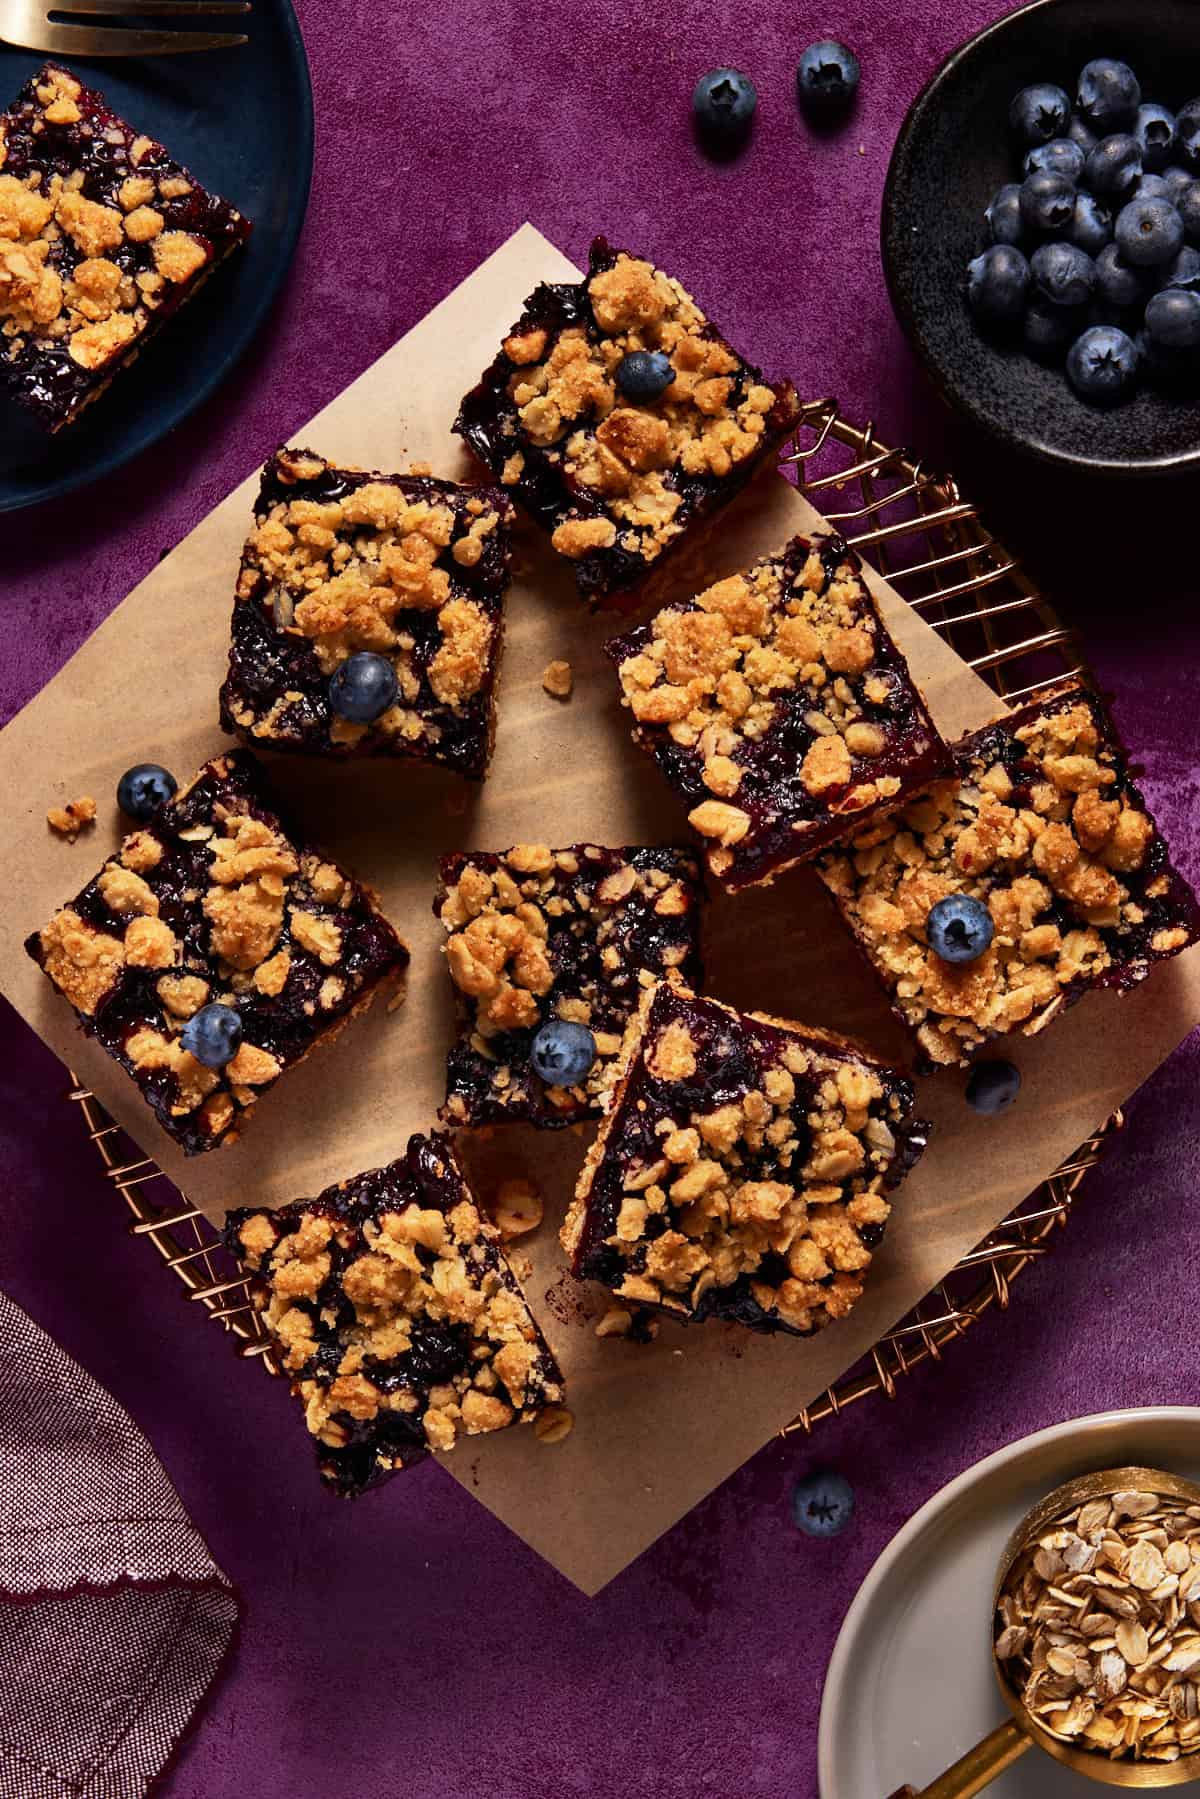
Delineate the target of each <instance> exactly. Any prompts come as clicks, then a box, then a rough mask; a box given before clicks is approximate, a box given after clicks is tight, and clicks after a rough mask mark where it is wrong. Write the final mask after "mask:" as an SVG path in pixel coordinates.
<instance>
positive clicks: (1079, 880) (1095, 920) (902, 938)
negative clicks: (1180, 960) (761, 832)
mask: <svg viewBox="0 0 1200 1799" xmlns="http://www.w3.org/2000/svg"><path fill="white" fill-rule="evenodd" d="M954 761H955V767H956V770H957V777H958V778H957V780H956V781H946V782H942V783H939V784H938V785H936V786H934V787H933V788H931V789H930V791H929V792H928V793H927V794H925V795H923V796H922V797H921V798H919V799H917V800H915V801H913V802H911V803H910V804H909V805H907V806H906V807H905V808H904V809H903V811H901V812H899V813H898V814H896V815H894V816H892V817H890V818H888V819H885V820H883V821H882V822H879V823H876V824H873V825H871V826H869V827H868V828H867V829H866V830H865V831H863V832H862V833H861V834H859V835H857V836H856V837H854V838H853V839H852V840H851V841H850V843H849V844H848V845H847V846H846V847H844V848H841V849H837V850H831V851H830V852H829V854H828V856H827V857H825V858H823V859H822V861H821V863H820V865H819V866H820V873H821V875H822V878H823V879H824V881H825V883H826V885H827V886H828V887H829V889H830V891H831V892H832V894H833V896H834V899H835V900H836V901H837V904H838V906H839V908H840V910H841V912H842V915H843V917H844V918H845V920H846V922H847V923H848V924H849V926H850V928H851V930H852V931H853V932H854V934H855V936H856V937H857V939H858V941H859V943H860V945H861V946H862V948H863V949H864V950H865V952H866V954H867V956H868V958H869V959H870V961H871V963H872V965H873V966H874V968H875V970H876V972H877V973H878V975H879V976H880V978H881V980H882V981H883V984H884V986H885V987H886V988H887V990H888V993H889V994H890V996H891V999H892V1004H893V1007H894V1009H895V1010H896V1012H897V1013H898V1014H899V1016H900V1017H901V1018H902V1019H903V1020H904V1022H905V1023H906V1024H907V1025H908V1026H909V1027H910V1028H911V1029H912V1030H913V1031H914V1032H915V1034H916V1038H917V1041H918V1043H919V1045H920V1049H921V1054H922V1058H923V1064H924V1066H926V1067H934V1068H936V1067H939V1066H945V1065H947V1064H963V1063H966V1062H967V1061H968V1060H969V1058H970V1056H971V1053H972V1052H973V1051H974V1050H977V1049H978V1048H979V1047H980V1046H981V1045H982V1044H984V1043H987V1042H988V1041H989V1040H990V1039H992V1038H995V1037H999V1036H1002V1035H1003V1034H1005V1033H1007V1032H1011V1031H1019V1032H1021V1033H1022V1035H1024V1036H1027V1037H1031V1036H1034V1035H1036V1034H1037V1032H1039V1031H1041V1030H1043V1029H1044V1028H1045V1026H1046V1025H1048V1024H1049V1023H1050V1022H1051V1020H1052V1019H1054V1018H1055V1017H1057V1016H1058V1014H1059V1013H1061V1012H1062V1011H1064V1010H1065V1008H1066V1007H1068V1006H1069V1005H1071V1004H1072V1003H1073V1002H1074V1001H1076V1000H1077V999H1079V998H1080V997H1081V996H1082V995H1083V994H1084V993H1085V992H1087V991H1088V989H1089V988H1093V987H1112V988H1116V989H1118V990H1120V991H1124V990H1125V989H1128V988H1130V987H1132V986H1134V985H1135V984H1136V983H1137V982H1138V981H1141V980H1144V979H1145V977H1146V975H1147V974H1149V972H1150V970H1151V968H1152V967H1153V965H1154V964H1155V963H1156V962H1160V961H1162V960H1164V959H1165V958H1167V957H1169V956H1174V955H1177V954H1178V953H1179V951H1180V950H1182V949H1185V948H1186V947H1187V946H1188V944H1190V943H1193V942H1195V941H1196V939H1197V937H1198V936H1200V913H1198V911H1197V907H1196V901H1195V898H1194V896H1193V894H1192V893H1191V890H1190V889H1189V888H1188V886H1187V884H1186V882H1185V881H1184V880H1183V878H1182V876H1180V875H1179V874H1177V873H1176V871H1175V870H1174V869H1173V868H1172V866H1171V862H1170V859H1169V856H1168V851H1167V846H1166V844H1165V842H1164V841H1163V839H1162V837H1161V836H1160V835H1159V833H1158V830H1157V829H1156V827H1155V824H1154V820H1153V819H1152V818H1151V816H1150V814H1149V812H1148V811H1147V809H1146V803H1145V801H1144V800H1143V798H1142V796H1141V794H1140V792H1139V791H1138V789H1137V787H1136V786H1135V785H1134V782H1133V780H1132V778H1131V776H1130V772H1129V765H1128V761H1127V757H1126V753H1125V750H1124V748H1123V747H1122V745H1121V742H1120V740H1119V738H1118V737H1117V735H1116V732H1115V729H1114V727H1113V724H1112V721H1111V720H1110V719H1109V717H1108V715H1107V713H1106V712H1105V710H1104V707H1103V706H1102V705H1101V703H1100V701H1099V700H1098V699H1097V697H1096V696H1095V694H1093V693H1091V692H1089V691H1088V690H1087V689H1086V688H1084V687H1082V686H1080V685H1079V684H1078V683H1070V684H1068V685H1066V686H1060V687H1058V688H1056V689H1055V690H1054V691H1052V692H1051V693H1050V694H1048V695H1047V696H1046V697H1044V698H1042V699H1040V700H1038V701H1036V702H1034V703H1033V704H1031V705H1028V706H1025V707H1023V708H1022V709H1021V710H1020V711H1017V712H1012V713H1010V714H1009V715H1008V716H1007V717H1005V718H1002V719H999V720H997V722H996V723H995V724H992V725H988V726H986V727H985V729H983V730H982V731H978V732H976V733H975V734H974V735H973V736H970V737H966V738H964V739H963V740H962V742H961V743H959V744H957V745H956V746H955V749H954ZM952 896H953V897H954V898H955V899H956V900H958V898H959V896H962V897H963V898H965V899H967V900H969V901H970V902H972V904H973V905H974V906H975V907H976V908H977V909H980V916H981V917H982V921H983V924H984V926H985V929H984V932H983V934H982V936H981V937H980V939H979V943H980V945H981V948H980V950H979V953H976V954H974V955H973V956H972V958H971V959H970V960H966V961H949V960H947V959H946V958H945V956H944V955H942V954H939V953H937V951H935V949H934V948H933V947H932V946H931V942H930V936H931V934H932V935H933V937H934V940H935V941H937V940H939V938H938V933H937V932H936V931H934V932H932V933H931V931H930V929H929V919H930V913H931V911H932V910H933V909H934V908H935V907H936V906H938V905H939V903H940V902H944V901H946V900H948V899H950V898H951V897H952Z"/></svg>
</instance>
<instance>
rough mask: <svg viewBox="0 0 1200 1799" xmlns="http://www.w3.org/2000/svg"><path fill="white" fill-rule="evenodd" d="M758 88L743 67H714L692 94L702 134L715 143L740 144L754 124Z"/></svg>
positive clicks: (699, 82) (697, 123)
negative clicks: (742, 69) (743, 71)
mask: <svg viewBox="0 0 1200 1799" xmlns="http://www.w3.org/2000/svg"><path fill="white" fill-rule="evenodd" d="M757 107H758V90H757V88H756V87H755V85H754V83H753V82H752V81H751V79H750V77H749V75H743V74H742V72H741V70H740V69H712V70H711V71H710V72H709V73H708V74H707V75H702V76H701V77H700V79H699V81H698V82H697V83H696V86H695V89H694V91H693V93H692V117H693V118H694V119H695V121H696V126H697V129H698V130H699V131H700V133H701V135H702V136H703V137H706V138H708V139H709V141H710V142H711V143H713V144H715V145H718V146H722V147H728V146H732V145H736V144H740V143H741V142H742V141H743V140H744V139H745V138H746V137H747V136H748V135H749V131H750V127H751V125H752V124H753V123H754V114H755V111H756V109H757Z"/></svg>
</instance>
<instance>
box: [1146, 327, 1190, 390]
mask: <svg viewBox="0 0 1200 1799" xmlns="http://www.w3.org/2000/svg"><path fill="white" fill-rule="evenodd" d="M1137 347H1138V356H1139V358H1140V359H1141V360H1140V366H1141V368H1142V369H1143V370H1144V372H1145V375H1146V379H1147V380H1148V381H1151V382H1153V384H1154V385H1155V386H1156V387H1160V388H1162V389H1163V391H1164V392H1165V393H1168V394H1170V395H1171V397H1172V398H1173V399H1178V398H1179V396H1180V395H1181V394H1187V393H1192V392H1194V391H1195V390H1196V388H1197V386H1198V385H1200V350H1172V349H1168V348H1167V346H1166V345H1165V344H1159V343H1155V341H1154V339H1153V338H1152V337H1151V336H1150V334H1149V332H1148V331H1145V330H1142V331H1139V332H1138V337H1137Z"/></svg>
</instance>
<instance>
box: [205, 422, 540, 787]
mask: <svg viewBox="0 0 1200 1799" xmlns="http://www.w3.org/2000/svg"><path fill="white" fill-rule="evenodd" d="M511 513H512V506H511V503H510V501H509V500H508V498H507V496H506V495H505V494H503V493H502V492H500V491H499V490H498V489H496V488H490V487H460V486H456V485H455V484H454V483H453V482H450V481H438V480H435V479H433V478H432V477H431V476H425V475H380V474H371V473H368V472H367V471H365V470H357V469H354V470H352V469H342V468H336V467H334V465H333V464H331V463H329V462H326V461H325V459H324V458H323V457H321V456H316V455H314V454H313V453H312V452H311V451H309V450H296V449H291V450H281V451H280V452H279V453H278V454H277V455H275V456H273V457H272V458H271V460H270V462H268V464H267V466H266V468H265V469H264V470H263V475H262V486H261V489H260V492H259V497H258V503H257V505H256V507H255V527H254V530H253V531H252V532H251V534H250V536H249V538H248V539H247V542H246V547H245V551H244V552H243V555H242V567H241V574H240V576H239V578H238V585H237V598H236V601H235V604H234V609H233V625H232V641H231V646H230V652H229V673H228V676H227V678H226V681H225V685H224V686H223V687H222V689H221V723H222V725H223V726H224V728H225V729H226V730H227V731H230V732H234V733H236V734H237V735H238V736H239V737H241V738H243V739H244V740H245V741H247V742H251V743H256V744H262V745H264V746H265V747H267V748H270V749H275V750H299V751H303V752H307V753H308V754H310V755H320V756H352V755H384V756H402V757H410V758H416V759H419V760H422V761H427V762H439V763H442V764H444V765H445V766H446V767H448V768H453V769H455V770H456V771H457V772H458V773H460V774H464V775H470V776H472V777H482V775H483V774H484V772H485V770H486V768H487V763H488V758H489V756H490V754H491V746H492V735H493V728H494V716H495V708H494V694H495V686H496V673H497V668H498V665H499V661H500V648H501V641H502V637H503V611H502V602H503V597H504V590H505V587H506V586H507V584H508V567H509V558H510V548H509V519H510V516H511ZM364 655H365V656H366V657H367V658H368V666H372V665H373V666H375V667H376V671H377V673H378V674H380V675H382V679H383V681H384V683H385V690H384V691H383V692H382V694H381V696H380V703H377V704H376V705H375V706H372V705H370V704H368V705H367V706H366V707H365V709H364V708H355V707H354V706H353V705H351V706H350V707H347V706H346V705H345V704H344V702H343V701H342V700H341V699H339V698H338V697H337V694H336V685H337V682H338V680H339V679H340V678H342V677H344V675H345V672H346V670H347V668H349V669H350V670H351V672H353V671H354V669H355V668H356V667H357V666H358V665H359V663H360V662H361V660H362V658H363V657H364ZM347 712H349V713H350V714H351V716H347ZM364 712H365V714H368V715H369V714H373V716H365V715H364Z"/></svg>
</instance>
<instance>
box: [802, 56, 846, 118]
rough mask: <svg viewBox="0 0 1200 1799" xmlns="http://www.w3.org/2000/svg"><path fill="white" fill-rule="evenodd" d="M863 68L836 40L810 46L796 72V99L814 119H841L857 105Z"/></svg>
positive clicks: (803, 109)
mask: <svg viewBox="0 0 1200 1799" xmlns="http://www.w3.org/2000/svg"><path fill="white" fill-rule="evenodd" d="M861 78H862V67H861V65H860V63H859V60H858V58H857V56H855V54H854V52H853V50H848V49H847V48H846V46H845V44H839V43H838V42H837V41H836V40H835V39H834V38H822V39H820V41H819V42H817V43H815V44H810V45H809V46H808V48H807V50H805V51H804V53H803V55H802V56H801V58H800V61H799V64H798V65H797V68H796V98H797V99H798V100H799V102H800V106H801V109H802V111H804V112H806V113H808V114H809V116H810V117H811V118H813V119H818V120H829V119H836V118H839V117H841V115H842V114H844V113H846V112H848V111H849V110H850V108H851V106H852V105H853V104H854V97H855V95H856V94H857V93H858V84H859V81H860V80H861Z"/></svg>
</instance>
